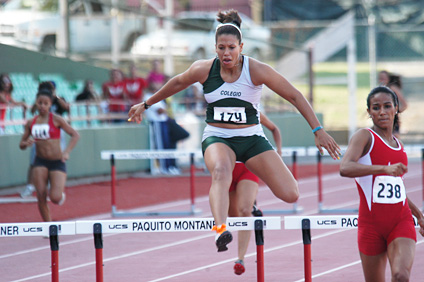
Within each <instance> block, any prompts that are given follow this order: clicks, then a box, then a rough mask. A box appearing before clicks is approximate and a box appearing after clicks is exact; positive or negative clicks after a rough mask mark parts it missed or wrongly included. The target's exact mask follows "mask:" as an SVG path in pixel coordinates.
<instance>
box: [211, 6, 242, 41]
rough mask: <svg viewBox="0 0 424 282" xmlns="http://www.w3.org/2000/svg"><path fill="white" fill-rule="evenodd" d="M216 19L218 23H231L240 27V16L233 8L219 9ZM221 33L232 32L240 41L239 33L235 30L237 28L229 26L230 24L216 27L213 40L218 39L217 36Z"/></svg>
mask: <svg viewBox="0 0 424 282" xmlns="http://www.w3.org/2000/svg"><path fill="white" fill-rule="evenodd" d="M216 17H217V18H216V20H217V21H218V22H220V23H223V24H225V23H231V24H234V25H235V26H237V27H238V28H241V18H240V16H239V14H238V12H237V11H236V10H234V9H230V10H227V11H224V12H221V11H219V12H218V14H217V16H216ZM221 34H232V35H234V36H236V37H237V39H238V40H239V43H241V34H240V32H239V31H238V30H237V28H234V27H231V26H223V27H220V28H218V30H217V31H216V34H215V42H216V41H217V39H218V36H219V35H221Z"/></svg>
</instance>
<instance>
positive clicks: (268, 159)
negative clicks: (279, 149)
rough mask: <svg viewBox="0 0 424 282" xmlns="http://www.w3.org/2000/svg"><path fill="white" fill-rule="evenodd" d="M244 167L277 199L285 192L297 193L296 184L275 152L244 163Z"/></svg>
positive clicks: (265, 153)
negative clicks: (260, 180) (262, 182)
mask: <svg viewBox="0 0 424 282" xmlns="http://www.w3.org/2000/svg"><path fill="white" fill-rule="evenodd" d="M246 167H247V168H248V169H249V170H250V171H251V172H253V173H254V174H256V175H257V176H258V177H259V178H260V179H262V181H264V182H265V184H266V185H267V186H268V187H269V188H270V189H271V190H272V192H273V193H274V194H275V195H276V196H277V197H279V198H282V197H284V194H285V193H286V192H287V191H294V190H295V191H297V182H296V180H295V179H294V177H293V175H292V173H291V172H290V170H289V169H288V168H287V166H286V165H285V163H284V162H283V160H282V159H281V157H280V156H278V154H277V153H276V152H275V151H265V152H263V153H261V154H259V155H256V156H254V157H252V158H250V159H249V160H247V161H246Z"/></svg>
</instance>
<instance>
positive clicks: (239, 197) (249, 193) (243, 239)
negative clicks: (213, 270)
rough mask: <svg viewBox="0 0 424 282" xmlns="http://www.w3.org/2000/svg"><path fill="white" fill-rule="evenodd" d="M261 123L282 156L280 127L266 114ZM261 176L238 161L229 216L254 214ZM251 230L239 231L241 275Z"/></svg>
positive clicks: (238, 271)
mask: <svg viewBox="0 0 424 282" xmlns="http://www.w3.org/2000/svg"><path fill="white" fill-rule="evenodd" d="M260 120H261V124H262V125H263V126H265V127H266V128H268V129H269V130H270V131H271V132H272V136H273V138H274V142H275V147H276V151H277V153H278V155H279V156H281V153H282V152H281V146H282V145H281V134H280V130H279V129H278V127H277V126H276V125H275V124H274V123H273V122H272V121H271V120H270V119H269V118H268V117H267V116H265V115H264V114H262V113H261V115H260ZM258 188H259V177H257V176H256V175H255V174H253V173H252V172H250V170H248V169H247V168H246V166H245V165H244V163H242V162H236V165H235V167H234V169H233V181H232V182H231V186H230V190H229V193H230V207H229V211H228V216H230V217H248V216H252V208H253V205H254V202H255V199H256V195H257V194H258ZM250 234H251V232H250V231H239V232H238V259H237V261H236V262H235V264H234V273H235V274H237V275H241V274H243V273H244V272H245V267H244V256H245V255H246V251H247V247H248V245H249V240H250Z"/></svg>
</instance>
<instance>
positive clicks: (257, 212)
mask: <svg viewBox="0 0 424 282" xmlns="http://www.w3.org/2000/svg"><path fill="white" fill-rule="evenodd" d="M252 215H253V216H263V212H262V211H261V210H260V209H258V207H257V206H256V205H253V209H252Z"/></svg>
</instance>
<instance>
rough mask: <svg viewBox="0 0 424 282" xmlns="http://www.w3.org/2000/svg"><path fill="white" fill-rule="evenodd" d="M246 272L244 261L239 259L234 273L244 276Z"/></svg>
mask: <svg viewBox="0 0 424 282" xmlns="http://www.w3.org/2000/svg"><path fill="white" fill-rule="evenodd" d="M244 271H245V268H244V263H243V260H241V259H239V260H237V261H236V262H235V264H234V273H235V274H237V275H242V274H243V273H244Z"/></svg>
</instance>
